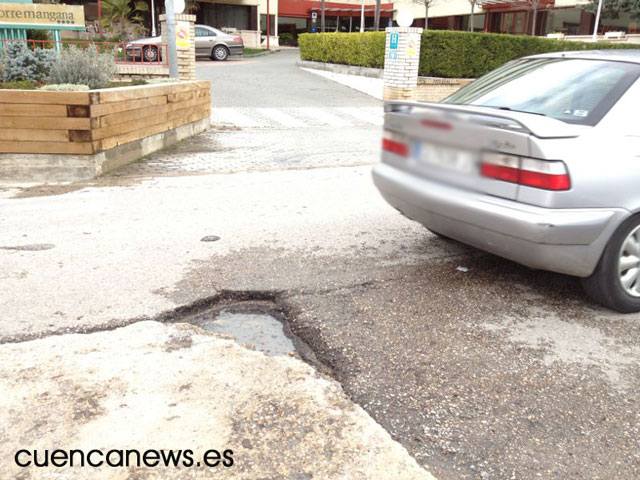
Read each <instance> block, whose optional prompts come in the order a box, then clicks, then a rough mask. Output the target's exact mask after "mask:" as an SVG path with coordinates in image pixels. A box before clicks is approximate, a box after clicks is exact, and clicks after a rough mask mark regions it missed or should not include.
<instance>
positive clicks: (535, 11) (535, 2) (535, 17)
mask: <svg viewBox="0 0 640 480" xmlns="http://www.w3.org/2000/svg"><path fill="white" fill-rule="evenodd" d="M538 3H539V0H533V1H532V2H531V6H532V7H533V25H531V35H532V36H535V34H536V23H537V22H538Z"/></svg>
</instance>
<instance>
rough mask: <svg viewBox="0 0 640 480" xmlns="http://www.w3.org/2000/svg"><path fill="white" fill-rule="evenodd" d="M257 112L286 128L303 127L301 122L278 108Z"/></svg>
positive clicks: (259, 109)
mask: <svg viewBox="0 0 640 480" xmlns="http://www.w3.org/2000/svg"><path fill="white" fill-rule="evenodd" d="M256 111H257V112H258V113H260V114H261V115H264V116H265V117H267V118H269V119H271V120H273V121H275V122H277V123H279V124H280V125H282V126H284V127H301V126H303V125H301V123H300V121H299V120H296V119H295V118H293V117H292V116H291V115H287V114H286V113H284V112H283V111H282V110H280V109H277V108H256Z"/></svg>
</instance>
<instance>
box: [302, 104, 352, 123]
mask: <svg viewBox="0 0 640 480" xmlns="http://www.w3.org/2000/svg"><path fill="white" fill-rule="evenodd" d="M296 111H299V112H301V113H302V114H303V115H306V116H307V117H309V118H311V119H312V121H315V122H319V123H323V124H325V125H331V126H332V127H349V126H351V125H352V124H353V122H350V121H349V120H347V119H345V118H341V117H338V116H336V115H333V114H332V113H329V112H327V111H326V110H324V109H322V108H313V107H304V108H298V109H296Z"/></svg>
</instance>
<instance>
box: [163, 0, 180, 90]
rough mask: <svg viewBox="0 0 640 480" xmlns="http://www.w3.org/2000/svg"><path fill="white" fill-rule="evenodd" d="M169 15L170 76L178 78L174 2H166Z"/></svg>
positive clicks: (166, 0)
mask: <svg viewBox="0 0 640 480" xmlns="http://www.w3.org/2000/svg"><path fill="white" fill-rule="evenodd" d="M164 8H165V11H166V14H167V43H168V45H167V46H168V50H169V76H170V77H171V78H178V46H177V45H176V14H175V10H174V8H175V7H174V5H173V0H164Z"/></svg>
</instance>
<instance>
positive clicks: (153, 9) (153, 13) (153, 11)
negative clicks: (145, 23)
mask: <svg viewBox="0 0 640 480" xmlns="http://www.w3.org/2000/svg"><path fill="white" fill-rule="evenodd" d="M151 36H152V37H155V36H156V6H155V4H154V1H153V0H151Z"/></svg>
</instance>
